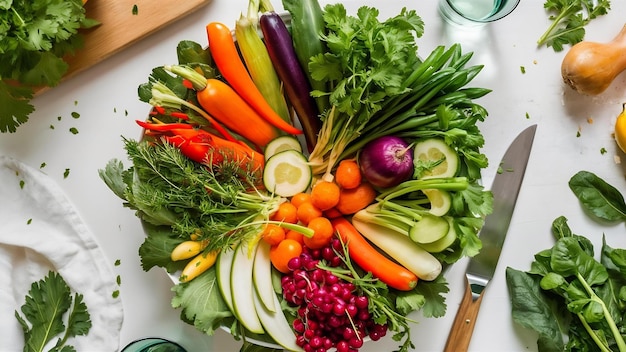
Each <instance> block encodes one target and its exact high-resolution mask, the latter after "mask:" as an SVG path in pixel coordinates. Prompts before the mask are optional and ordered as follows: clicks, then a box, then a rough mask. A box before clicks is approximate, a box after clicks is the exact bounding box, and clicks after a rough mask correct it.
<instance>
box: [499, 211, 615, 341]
mask: <svg viewBox="0 0 626 352" xmlns="http://www.w3.org/2000/svg"><path fill="white" fill-rule="evenodd" d="M552 230H553V234H554V236H555V237H556V244H555V245H554V246H553V247H552V248H550V249H546V250H543V251H541V252H539V253H537V254H536V255H535V261H534V262H533V263H532V265H531V269H530V271H528V272H522V271H518V270H515V269H512V268H507V269H506V280H507V285H508V288H509V293H510V295H511V300H512V305H513V320H514V321H515V322H517V323H518V324H520V325H522V326H525V327H527V328H531V329H533V330H535V331H537V333H538V334H539V339H538V341H537V344H538V347H539V351H542V352H546V351H604V352H606V351H620V352H623V351H626V343H625V342H624V334H625V333H626V331H625V330H624V326H623V319H624V313H626V250H624V249H615V248H611V247H610V246H608V245H607V244H606V242H605V241H603V245H602V252H601V257H600V260H599V261H598V260H596V259H595V258H594V249H593V244H592V243H591V241H589V240H588V239H587V238H585V237H584V236H580V235H576V234H574V233H572V231H571V229H570V228H569V226H568V225H567V219H565V218H564V217H559V218H557V219H556V220H555V221H554V222H553V224H552ZM562 333H565V334H566V335H567V337H568V338H567V339H566V341H564V340H565V339H564V336H563V334H562Z"/></svg>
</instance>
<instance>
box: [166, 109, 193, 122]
mask: <svg viewBox="0 0 626 352" xmlns="http://www.w3.org/2000/svg"><path fill="white" fill-rule="evenodd" d="M170 116H171V117H174V118H177V119H181V120H185V121H189V116H188V115H187V114H185V113H184V112H178V111H174V112H172V113H171V114H170Z"/></svg>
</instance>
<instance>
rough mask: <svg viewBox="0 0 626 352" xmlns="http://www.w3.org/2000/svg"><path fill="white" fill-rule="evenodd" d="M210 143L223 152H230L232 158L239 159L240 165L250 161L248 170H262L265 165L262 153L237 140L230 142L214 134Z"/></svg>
mask: <svg viewBox="0 0 626 352" xmlns="http://www.w3.org/2000/svg"><path fill="white" fill-rule="evenodd" d="M212 145H213V146H214V147H215V148H216V149H218V150H221V151H223V152H224V153H229V152H232V156H233V158H235V160H237V161H239V162H240V163H241V164H242V166H243V165H246V164H247V163H250V162H251V163H252V165H251V167H250V170H249V171H254V172H256V171H262V170H263V166H264V165H265V158H264V157H263V154H261V153H259V152H257V151H255V150H254V149H252V148H250V147H248V146H245V145H242V144H240V143H237V142H231V141H229V140H226V139H223V138H220V137H217V136H215V135H214V136H213V140H212Z"/></svg>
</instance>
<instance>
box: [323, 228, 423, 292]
mask: <svg viewBox="0 0 626 352" xmlns="http://www.w3.org/2000/svg"><path fill="white" fill-rule="evenodd" d="M331 222H332V224H333V228H334V229H335V231H336V232H337V233H338V234H339V236H341V239H342V241H343V242H344V243H346V245H347V247H348V253H349V254H350V259H351V260H352V261H354V262H355V263H356V264H357V265H359V266H360V267H361V268H362V269H363V270H365V271H369V272H371V273H372V275H374V277H377V278H378V279H379V280H380V281H382V282H384V283H385V284H387V285H388V286H389V287H393V288H395V289H397V290H400V291H410V290H412V289H413V288H414V287H415V285H417V280H418V278H417V276H416V275H415V274H413V273H412V272H410V271H409V270H408V269H406V268H405V267H403V266H401V265H399V264H397V263H396V262H394V261H392V260H390V259H389V258H387V257H385V256H384V255H383V254H382V253H380V252H379V251H378V250H376V249H375V248H374V247H372V245H371V244H369V242H367V240H366V239H365V237H363V235H361V234H360V233H359V231H357V229H355V228H354V226H353V225H352V223H350V221H348V220H347V219H346V218H344V217H339V218H335V219H333V220H331Z"/></svg>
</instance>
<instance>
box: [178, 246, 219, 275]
mask: <svg viewBox="0 0 626 352" xmlns="http://www.w3.org/2000/svg"><path fill="white" fill-rule="evenodd" d="M218 254H219V251H213V252H208V253H201V254H198V255H197V256H195V257H194V258H193V259H192V260H191V261H189V263H187V265H186V266H185V268H184V269H183V272H182V273H181V275H180V278H179V281H180V282H189V281H191V280H193V279H195V278H196V277H198V276H199V275H200V274H202V273H204V272H205V271H207V270H208V269H209V268H211V267H212V266H213V264H215V261H216V260H217V255H218Z"/></svg>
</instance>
